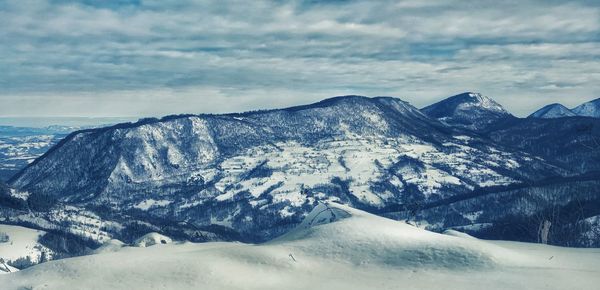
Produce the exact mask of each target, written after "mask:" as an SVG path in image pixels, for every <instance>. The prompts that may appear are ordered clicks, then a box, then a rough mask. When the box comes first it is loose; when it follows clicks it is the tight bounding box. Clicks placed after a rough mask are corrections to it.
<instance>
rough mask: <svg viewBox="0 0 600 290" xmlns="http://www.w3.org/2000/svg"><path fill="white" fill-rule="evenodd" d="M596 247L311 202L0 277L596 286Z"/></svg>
mask: <svg viewBox="0 0 600 290" xmlns="http://www.w3.org/2000/svg"><path fill="white" fill-rule="evenodd" d="M599 261H600V251H598V250H597V249H567V248H558V247H551V246H542V245H532V244H523V243H513V242H488V241H482V240H477V239H474V238H470V237H461V236H457V235H442V234H435V233H431V232H427V231H424V230H421V229H418V228H415V227H412V226H409V225H407V224H404V223H401V222H396V221H392V220H388V219H385V218H382V217H377V216H373V215H370V214H367V213H364V212H361V211H358V210H355V209H352V208H349V207H346V206H340V205H336V204H331V203H330V204H328V205H327V206H326V207H325V206H319V207H317V208H316V209H315V210H314V211H313V212H312V213H311V214H309V218H307V220H305V221H304V222H303V223H302V225H301V226H299V227H298V228H297V229H295V230H294V231H292V232H290V233H288V234H286V235H284V236H282V237H280V238H278V239H276V240H274V241H271V242H268V243H265V244H259V245H250V244H240V243H205V244H192V243H185V244H169V245H157V246H154V247H150V248H123V249H121V250H119V251H117V252H113V253H105V254H98V255H92V256H84V257H78V258H70V259H65V260H59V261H52V262H48V263H45V264H41V265H37V266H34V267H32V268H29V269H26V270H24V271H20V272H17V273H13V274H8V275H2V276H0V285H2V286H3V289H7V290H9V289H23V288H33V289H37V288H43V289H80V288H81V287H85V288H86V289H200V288H202V289H398V288H399V287H401V288H402V289H440V288H443V289H490V290H492V289H597V288H596V287H597V285H598V283H600V270H598V267H597V266H598V262H599Z"/></svg>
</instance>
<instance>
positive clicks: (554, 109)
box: [528, 103, 577, 119]
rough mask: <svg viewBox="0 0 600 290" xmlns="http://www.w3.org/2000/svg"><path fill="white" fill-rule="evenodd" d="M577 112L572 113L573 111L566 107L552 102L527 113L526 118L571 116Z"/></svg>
mask: <svg viewBox="0 0 600 290" xmlns="http://www.w3.org/2000/svg"><path fill="white" fill-rule="evenodd" d="M576 115H577V114H575V113H573V111H571V110H569V109H568V108H567V107H565V106H563V105H562V104H558V103H554V104H550V105H547V106H544V107H543V108H541V109H539V110H537V111H535V112H534V113H533V114H531V115H529V117H528V118H542V119H550V118H561V117H572V116H576Z"/></svg>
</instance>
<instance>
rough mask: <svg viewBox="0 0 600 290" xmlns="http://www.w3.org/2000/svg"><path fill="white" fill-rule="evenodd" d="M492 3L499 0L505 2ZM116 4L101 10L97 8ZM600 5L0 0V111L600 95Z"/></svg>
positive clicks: (521, 101)
mask: <svg viewBox="0 0 600 290" xmlns="http://www.w3.org/2000/svg"><path fill="white" fill-rule="evenodd" d="M499 2H501V3H500V4H499ZM107 3H110V4H107ZM598 3H600V1H574V2H560V1H531V2H528V1H524V0H520V1H514V2H513V1H489V2H487V1H428V0H415V1H264V2H263V1H181V0H177V1H174V0H172V1H171V0H149V1H143V0H121V1H101V0H81V1H48V0H37V1H35V0H34V1H27V0H14V1H13V0H8V1H7V0H0V116H160V115H166V114H173V113H201V112H232V111H241V110H249V109H258V108H274V107H284V106H289V105H297V104H304V103H309V102H314V101H317V100H320V99H324V98H327V97H331V96H335V95H346V94H359V95H367V96H377V95H387V96H396V97H400V98H402V99H404V100H406V101H409V102H411V103H412V104H413V105H415V106H417V107H422V106H425V105H428V104H430V103H432V102H435V101H437V100H440V99H442V98H444V97H447V96H450V95H453V94H456V93H460V92H464V91H476V92H480V93H482V94H484V95H487V96H490V97H492V98H494V99H495V100H497V101H498V102H500V103H501V104H502V105H504V106H505V107H506V108H507V109H509V110H510V111H511V112H513V113H514V114H516V115H519V116H524V115H527V114H529V113H531V111H533V110H535V109H537V108H539V107H541V106H542V105H543V104H548V103H553V102H561V103H563V104H565V105H567V106H570V107H572V106H575V105H578V104H580V103H582V102H584V101H588V100H591V99H594V98H598V97H600V4H598Z"/></svg>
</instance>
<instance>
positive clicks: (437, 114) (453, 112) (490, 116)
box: [421, 92, 512, 130]
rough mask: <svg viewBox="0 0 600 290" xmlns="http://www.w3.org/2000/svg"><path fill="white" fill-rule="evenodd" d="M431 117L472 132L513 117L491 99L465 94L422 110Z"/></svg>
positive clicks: (469, 93)
mask: <svg viewBox="0 0 600 290" xmlns="http://www.w3.org/2000/svg"><path fill="white" fill-rule="evenodd" d="M421 111H422V112H423V113H425V114H426V115H428V116H429V117H432V118H436V119H438V120H440V121H442V122H444V123H447V124H451V125H456V126H459V127H463V128H466V129H471V130H481V129H484V128H487V127H488V126H489V125H491V124H492V123H494V122H496V121H498V120H500V119H504V118H509V117H511V116H512V115H511V114H510V113H509V112H508V111H506V110H505V109H504V108H503V107H502V106H501V105H500V104H498V103H497V102H496V101H494V100H493V99H491V98H490V97H487V96H483V95H481V94H479V93H474V92H465V93H462V94H458V95H454V96H451V97H449V98H446V99H444V100H442V101H439V102H437V103H435V104H433V105H430V106H427V107H425V108H423V109H421Z"/></svg>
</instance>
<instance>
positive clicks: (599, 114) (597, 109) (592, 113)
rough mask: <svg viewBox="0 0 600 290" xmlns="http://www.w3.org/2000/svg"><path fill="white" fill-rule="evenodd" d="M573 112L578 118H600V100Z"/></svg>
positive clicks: (578, 107)
mask: <svg viewBox="0 0 600 290" xmlns="http://www.w3.org/2000/svg"><path fill="white" fill-rule="evenodd" d="M573 112H575V114H577V115H578V116H584V117H594V118H600V99H595V100H593V101H589V102H587V103H583V104H581V105H579V106H577V107H575V108H573Z"/></svg>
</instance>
